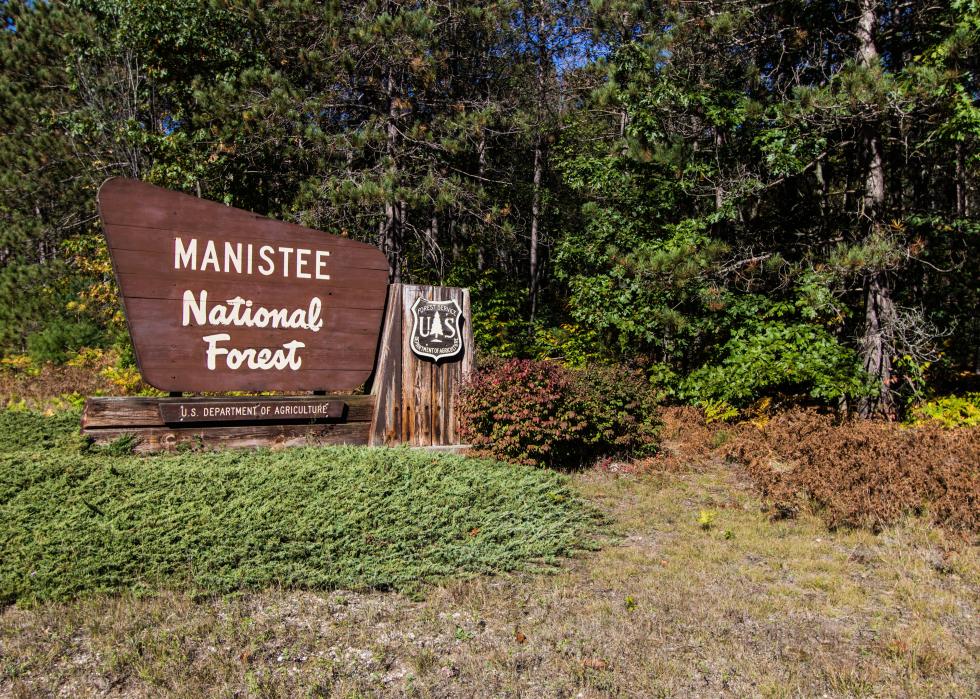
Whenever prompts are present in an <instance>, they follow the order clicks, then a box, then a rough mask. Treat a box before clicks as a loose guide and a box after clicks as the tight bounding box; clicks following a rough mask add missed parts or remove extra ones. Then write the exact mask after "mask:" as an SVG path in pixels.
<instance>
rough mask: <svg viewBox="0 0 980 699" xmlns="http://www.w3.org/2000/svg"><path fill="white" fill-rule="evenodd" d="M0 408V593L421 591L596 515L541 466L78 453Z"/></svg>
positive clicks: (397, 453) (408, 455)
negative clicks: (185, 588) (280, 588)
mask: <svg viewBox="0 0 980 699" xmlns="http://www.w3.org/2000/svg"><path fill="white" fill-rule="evenodd" d="M77 419H78V416H77V414H74V415H66V416H61V417H58V418H56V419H53V420H52V419H48V418H43V417H40V416H38V415H36V414H23V415H11V414H9V413H2V412H0V427H2V428H3V429H2V431H0V440H2V441H0V601H4V602H13V601H17V602H19V603H33V602H36V601H41V600H58V599H66V598H69V597H72V596H75V595H83V594H89V593H94V592H102V591H115V590H120V589H125V588H128V589H135V590H147V589H153V588H155V587H158V586H161V585H164V586H171V585H174V586H176V585H191V586H193V587H195V588H197V589H199V590H202V591H216V592H229V591H233V590H239V589H250V588H261V587H265V586H268V585H285V586H289V587H308V588H317V589H332V588H338V587H343V588H368V587H370V588H382V589H386V588H394V589H400V590H406V589H413V588H416V587H417V586H418V585H419V584H420V583H423V582H425V581H430V580H434V579H438V578H441V577H445V576H450V575H459V574H472V573H492V572H498V571H505V570H520V569H526V568H528V567H529V566H535V565H540V564H542V563H548V562H552V561H554V560H555V559H556V557H558V556H562V555H566V554H568V553H569V552H571V551H572V550H573V549H575V548H576V547H578V546H581V545H582V544H583V543H584V537H585V535H586V532H587V530H588V529H589V528H590V527H591V526H593V524H594V523H595V520H594V516H593V515H592V514H591V513H590V512H589V511H587V510H586V509H585V508H584V507H583V505H582V504H581V503H580V502H579V500H578V499H577V498H576V496H575V495H574V494H573V493H572V492H571V491H570V490H569V489H568V487H567V485H566V483H565V481H564V479H563V478H562V477H561V476H559V475H557V474H554V473H551V472H548V471H541V470H534V469H527V468H521V467H515V466H511V465H507V464H502V463H499V462H496V461H488V460H477V459H467V458H462V457H458V456H446V455H433V454H428V453H425V452H417V451H410V450H408V449H366V448H352V447H346V448H309V449H290V450H285V451H278V452H272V451H264V450H259V451H236V452H225V453H186V454H179V455H170V456H157V457H149V458H147V457H134V456H108V455H105V454H96V455H85V454H80V453H79V452H78V451H77V450H75V449H71V448H68V447H66V446H63V445H64V444H66V443H67V442H69V441H70V436H69V435H70V433H72V432H77V426H78V423H77Z"/></svg>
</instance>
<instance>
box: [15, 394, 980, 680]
mask: <svg viewBox="0 0 980 699" xmlns="http://www.w3.org/2000/svg"><path fill="white" fill-rule="evenodd" d="M678 411H691V412H690V413H689V414H687V415H683V414H682V415H678V414H677V413H678ZM695 415H696V413H695V412H694V411H693V409H690V408H680V409H676V408H675V409H670V410H668V411H666V413H665V415H664V420H665V427H664V429H663V438H664V448H663V451H662V452H661V453H660V454H658V456H657V457H656V458H655V459H654V461H653V462H652V463H647V464H646V465H645V466H644V467H643V468H642V469H641V470H639V471H634V472H632V473H627V472H624V470H623V469H626V468H627V466H630V464H626V463H611V464H607V465H605V466H604V467H603V468H599V469H589V470H585V471H579V472H576V473H575V474H574V475H572V476H571V477H570V478H569V479H568V480H566V481H563V483H565V484H567V486H568V487H569V489H570V491H571V492H572V493H574V494H575V495H576V496H578V497H580V498H581V499H582V500H584V501H586V502H588V503H592V504H593V505H594V506H595V507H596V508H598V509H599V510H600V511H601V513H602V516H603V518H604V520H605V521H606V522H607V524H606V526H605V527H604V528H603V529H604V531H607V532H608V533H609V534H611V535H612V536H610V537H609V538H603V539H601V541H602V546H601V547H600V548H599V549H598V550H596V551H594V552H589V553H587V554H585V555H581V556H575V557H573V558H571V559H566V560H565V561H564V562H563V563H562V564H561V565H560V566H559V567H556V568H555V569H553V572H552V573H551V574H547V575H540V574H533V573H525V572H515V573H513V574H509V575H493V576H474V577H470V576H465V579H462V580H460V579H454V578H453V577H452V576H450V577H449V578H446V579H442V580H440V581H439V582H438V583H437V584H435V585H431V586H427V587H426V588H425V589H424V595H423V596H422V597H421V598H419V597H416V596H406V595H402V594H397V593H390V592H389V593H379V592H373V591H363V590H362V591H351V590H334V591H320V590H297V589H289V588H286V587H282V586H278V585H275V584H273V585H272V586H271V587H268V588H266V589H263V590H255V591H252V590H247V591H243V592H240V593H236V594H229V595H209V594H201V591H200V590H183V589H162V590H158V591H156V592H154V593H153V594H142V593H141V592H142V591H137V592H136V593H134V592H130V591H126V590H123V591H120V592H118V593H113V594H90V595H85V596H83V597H80V598H76V599H73V600H68V601H63V602H43V603H39V604H35V605H29V606H28V605H9V606H7V607H5V608H3V609H0V649H2V651H0V695H4V696H6V695H10V696H13V697H16V698H18V699H19V698H20V697H24V698H25V699H26V698H27V697H36V696H58V695H61V696H72V697H89V696H92V697H96V696H105V695H106V694H118V695H124V696H153V697H158V696H168V697H200V696H213V695H227V696H235V695H244V696H290V697H293V696H321V697H327V696H336V697H365V696H369V697H391V698H393V699H394V698H395V697H405V696H420V697H488V698H489V697H501V696H531V697H540V696H583V697H587V698H590V699H591V698H598V697H608V696H616V697H636V698H637V699H641V698H642V699H649V698H650V697H668V696H669V697H698V696H702V697H703V696H712V697H739V698H741V697H755V696H760V697H797V696H806V697H815V696H830V697H881V698H882V699H899V698H907V697H930V699H931V698H937V699H939V698H942V699H960V698H962V697H972V696H974V695H975V694H976V691H975V690H976V687H977V686H978V683H980V674H978V672H980V668H978V666H977V663H976V658H977V657H978V654H980V644H978V637H977V632H976V628H977V625H976V619H977V615H978V614H980V598H978V595H977V591H978V590H980V549H978V547H977V546H976V545H973V544H971V543H970V542H967V541H964V540H963V538H962V537H961V536H959V535H958V534H957V533H955V532H953V531H950V530H946V529H943V528H939V527H935V526H933V525H931V524H930V523H929V522H928V519H927V518H926V517H912V516H910V517H901V518H900V519H899V520H898V521H897V522H895V523H894V524H891V525H887V526H883V527H882V528H881V530H880V531H879V532H878V533H877V534H875V533H872V532H870V531H868V530H867V529H863V528H856V529H852V528H850V527H839V528H837V529H836V530H833V531H828V529H827V526H826V524H825V523H824V522H823V521H821V520H820V519H818V518H817V517H816V516H814V514H813V513H812V512H811V511H810V508H808V507H802V508H799V509H798V510H797V511H796V513H795V516H794V517H792V518H785V517H784V518H776V519H774V518H773V517H772V516H771V515H772V514H773V511H772V510H771V509H768V510H767V503H766V501H765V500H764V499H763V498H761V497H760V496H759V494H758V492H756V491H755V489H754V487H753V485H752V481H751V480H750V479H749V478H748V477H747V476H746V474H745V472H744V471H742V470H741V469H740V468H739V467H737V466H735V465H734V464H732V463H726V462H725V461H724V460H723V459H722V458H720V456H721V452H722V450H724V449H725V448H726V446H727V444H726V443H723V442H724V440H725V438H726V437H725V434H724V433H725V432H726V431H728V432H730V430H731V428H730V427H727V426H725V425H718V423H712V424H706V423H705V422H704V420H703V418H697V419H695ZM753 429H758V428H757V427H753ZM728 438H729V439H731V438H732V436H731V435H730V434H729V435H728ZM288 453H302V452H288ZM304 456H305V454H304ZM109 461H110V463H111V462H112V460H109ZM116 461H117V462H120V461H121V463H123V464H128V463H129V460H128V459H122V460H116ZM139 463H140V466H141V467H142V468H143V469H144V472H148V471H152V470H154V469H156V468H157V464H158V463H159V464H162V465H163V466H164V467H165V468H167V464H168V463H170V461H168V460H166V459H164V460H158V459H141V460H139ZM632 466H633V467H634V468H639V464H636V463H634V464H632ZM518 473H523V471H520V470H519V471H518ZM538 473H545V472H544V471H538ZM281 475H282V474H281ZM480 483H481V485H480V486H479V488H477V489H475V490H473V491H469V490H466V489H465V488H464V489H463V490H466V492H467V493H468V495H469V496H474V495H475V494H477V493H479V492H480V491H481V490H482V489H483V488H484V487H485V486H484V482H483V481H482V480H481V481H480ZM502 499H503V500H504V501H505V502H506V499H504V498H502ZM465 506H466V505H465V504H464V507H465ZM463 511H464V512H466V511H467V510H465V509H464V510H463ZM453 531H455V530H453ZM40 535H43V530H42V531H41V532H40ZM106 535H107V536H108V533H107V534H106ZM378 546H383V544H381V543H379V544H378ZM381 550H386V549H381ZM258 553H261V551H259V552H258ZM0 563H2V559H0Z"/></svg>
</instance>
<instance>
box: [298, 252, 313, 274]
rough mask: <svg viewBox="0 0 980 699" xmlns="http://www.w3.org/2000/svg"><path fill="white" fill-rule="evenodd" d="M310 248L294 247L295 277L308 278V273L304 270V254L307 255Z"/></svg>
mask: <svg viewBox="0 0 980 699" xmlns="http://www.w3.org/2000/svg"><path fill="white" fill-rule="evenodd" d="M311 252H313V251H312V250H306V249H305V248H296V278H297V279H309V278H310V273H309V272H304V271H303V270H304V269H305V268H306V256H307V255H309V254H310V253H311Z"/></svg>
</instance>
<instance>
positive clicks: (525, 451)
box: [459, 359, 659, 468]
mask: <svg viewBox="0 0 980 699" xmlns="http://www.w3.org/2000/svg"><path fill="white" fill-rule="evenodd" d="M658 407H659V406H658V402H657V395H656V392H655V391H654V389H653V388H652V387H651V386H650V384H649V383H648V382H647V381H646V380H645V378H644V376H643V373H642V372H639V371H630V370H628V369H625V368H622V367H619V368H613V367H603V366H591V367H586V368H584V369H578V370H575V369H567V368H565V367H564V366H562V365H561V364H559V363H556V362H547V361H538V362H534V361H528V360H518V359H511V360H507V361H497V362H489V363H486V364H485V365H484V366H482V367H481V368H480V370H479V371H478V372H476V374H475V375H474V376H473V377H472V378H471V380H470V381H468V383H467V384H466V385H465V386H464V387H463V389H462V391H461V394H460V409H459V415H460V423H461V425H460V429H461V432H462V438H463V439H464V440H465V441H466V443H467V444H469V445H471V446H472V448H473V449H474V451H475V452H477V453H481V454H486V455H489V456H492V457H495V458H499V459H504V460H506V461H511V462H514V463H519V464H528V465H534V466H552V467H558V468H573V467H577V466H587V465H590V464H591V463H593V462H594V461H595V460H596V459H598V458H602V457H606V458H609V457H618V458H639V457H643V456H648V455H650V454H653V453H654V452H655V451H656V449H657V428H658V426H659V417H658Z"/></svg>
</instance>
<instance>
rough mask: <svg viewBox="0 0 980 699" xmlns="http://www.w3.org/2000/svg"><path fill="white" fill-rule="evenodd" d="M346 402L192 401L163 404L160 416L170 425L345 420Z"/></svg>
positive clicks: (319, 400) (311, 400)
mask: <svg viewBox="0 0 980 699" xmlns="http://www.w3.org/2000/svg"><path fill="white" fill-rule="evenodd" d="M346 408H347V404H346V403H345V402H344V401H342V400H329V399H322V398H321V399H317V398H240V399H235V400H221V401H199V400H188V401H182V402H171V403H161V404H160V416H161V417H162V418H163V421H164V422H165V423H166V424H168V425H190V424H196V423H203V422H289V421H290V420H324V419H333V420H337V419H340V418H342V417H343V416H344V410H345V409H346Z"/></svg>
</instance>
